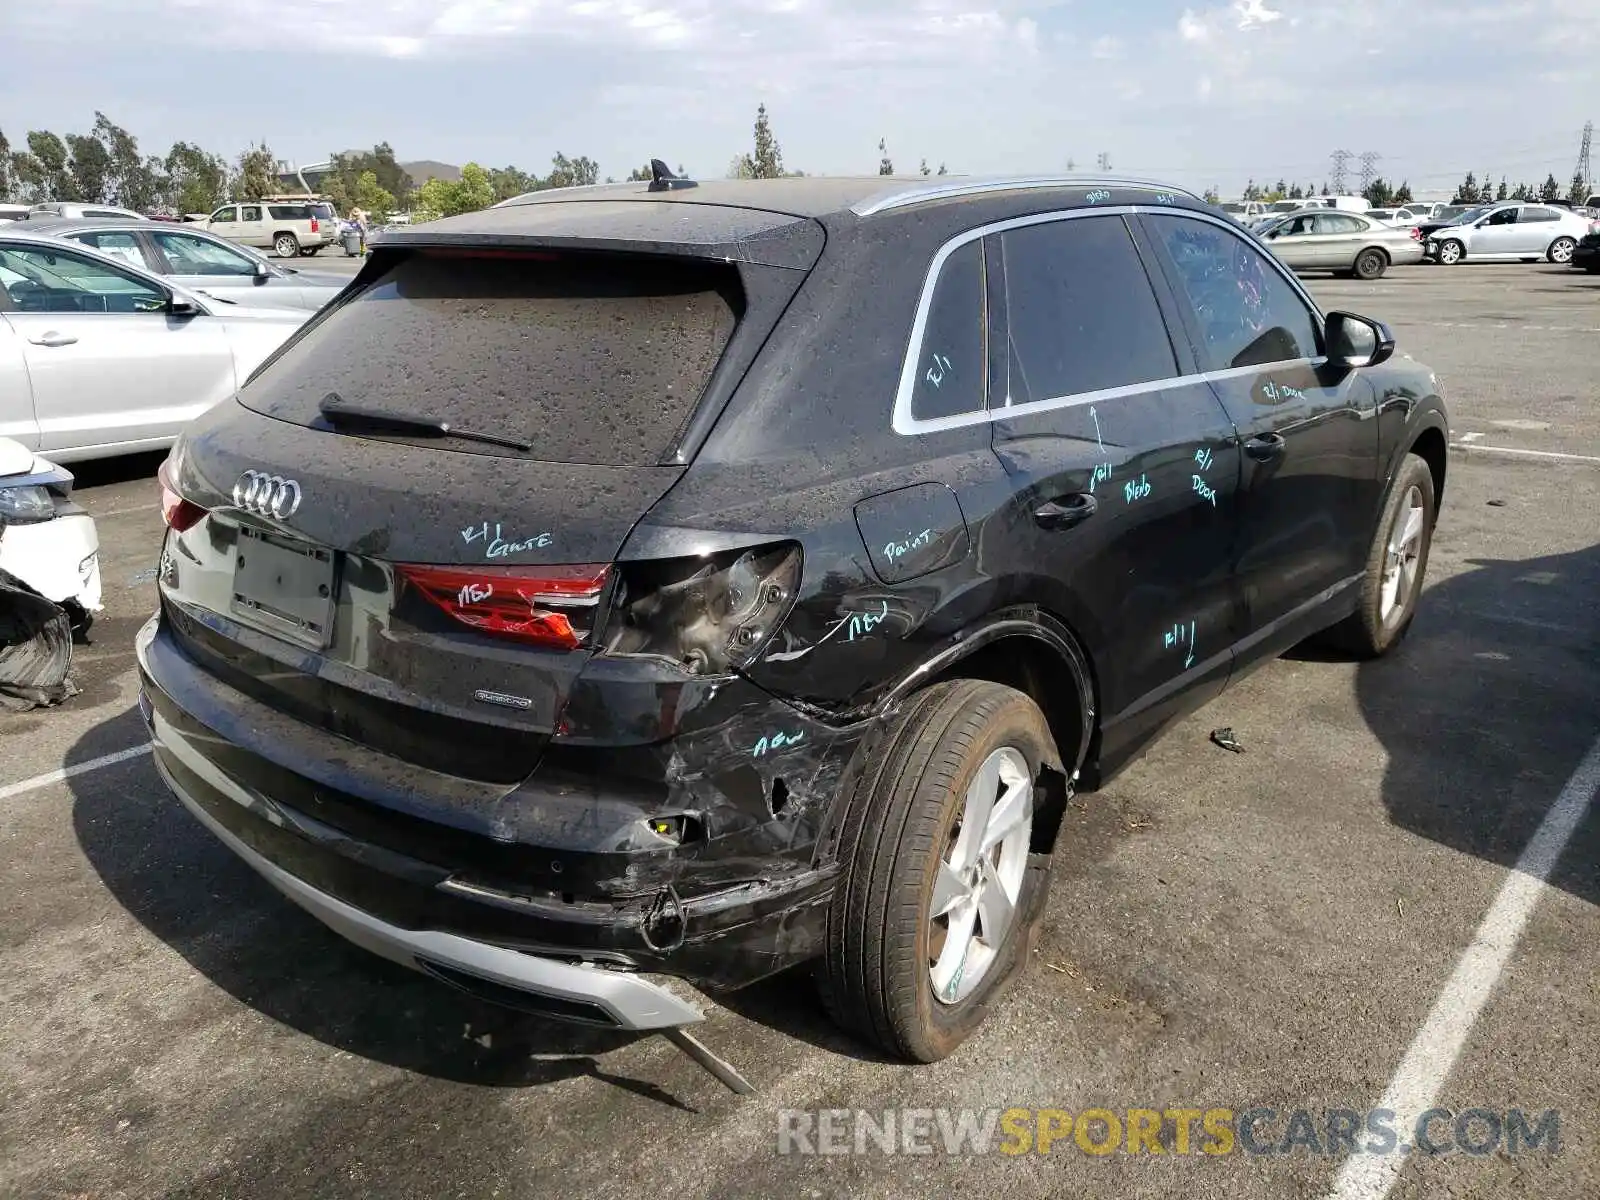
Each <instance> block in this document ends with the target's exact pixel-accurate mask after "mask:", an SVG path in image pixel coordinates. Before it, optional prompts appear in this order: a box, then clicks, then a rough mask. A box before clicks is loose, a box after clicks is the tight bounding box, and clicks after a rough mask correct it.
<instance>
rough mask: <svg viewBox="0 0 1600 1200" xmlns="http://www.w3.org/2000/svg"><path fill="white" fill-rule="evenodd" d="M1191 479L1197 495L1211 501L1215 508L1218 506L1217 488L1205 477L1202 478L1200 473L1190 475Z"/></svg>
mask: <svg viewBox="0 0 1600 1200" xmlns="http://www.w3.org/2000/svg"><path fill="white" fill-rule="evenodd" d="M1189 480H1190V484H1191V486H1193V488H1194V491H1195V495H1197V496H1199V497H1200V499H1202V500H1208V501H1210V503H1211V507H1212V508H1215V507H1216V506H1217V489H1216V488H1214V487H1212V486H1211V485H1210V484H1209V483H1207V482H1206V481H1205V480H1204V479H1201V478H1200V476H1198V475H1191V476H1189Z"/></svg>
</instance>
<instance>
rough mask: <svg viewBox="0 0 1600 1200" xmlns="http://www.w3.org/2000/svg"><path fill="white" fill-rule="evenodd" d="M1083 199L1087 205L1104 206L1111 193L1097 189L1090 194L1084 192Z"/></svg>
mask: <svg viewBox="0 0 1600 1200" xmlns="http://www.w3.org/2000/svg"><path fill="white" fill-rule="evenodd" d="M1083 198H1084V200H1085V201H1086V202H1087V203H1089V204H1104V203H1105V202H1106V201H1107V200H1109V199H1111V193H1110V192H1108V191H1106V190H1105V189H1104V188H1097V189H1096V190H1094V191H1092V192H1085V193H1084V196H1083Z"/></svg>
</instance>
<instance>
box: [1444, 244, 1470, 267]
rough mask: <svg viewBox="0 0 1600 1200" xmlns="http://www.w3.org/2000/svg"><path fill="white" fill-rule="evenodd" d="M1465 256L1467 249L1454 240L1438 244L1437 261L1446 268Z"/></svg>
mask: <svg viewBox="0 0 1600 1200" xmlns="http://www.w3.org/2000/svg"><path fill="white" fill-rule="evenodd" d="M1466 256H1467V248H1466V247H1465V246H1463V245H1462V244H1461V243H1460V242H1458V241H1456V240H1455V238H1450V239H1448V240H1447V241H1443V242H1440V243H1439V261H1440V262H1441V263H1443V264H1444V265H1445V266H1447V267H1453V266H1455V265H1456V264H1457V263H1458V262H1460V261H1461V260H1462V259H1463V258H1465V257H1466Z"/></svg>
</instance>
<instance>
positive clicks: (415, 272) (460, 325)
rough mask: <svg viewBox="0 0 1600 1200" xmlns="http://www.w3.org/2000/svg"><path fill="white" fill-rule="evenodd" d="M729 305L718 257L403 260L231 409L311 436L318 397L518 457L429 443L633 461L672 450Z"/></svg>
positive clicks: (718, 346)
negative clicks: (512, 444)
mask: <svg viewBox="0 0 1600 1200" xmlns="http://www.w3.org/2000/svg"><path fill="white" fill-rule="evenodd" d="M742 311H743V293H742V292H741V290H740V288H739V282H738V273H737V271H736V269H735V268H733V267H732V266H730V265H728V264H725V263H714V262H702V261H699V260H690V259H663V258H650V257H646V256H642V255H599V254H593V255H587V254H561V255H555V254H523V253H517V252H514V251H496V250H487V251H482V252H478V253H476V254H474V253H473V252H467V253H456V252H450V251H437V252H435V251H425V252H417V253H413V254H411V255H409V256H407V257H405V258H402V259H400V260H399V261H398V262H396V263H395V264H394V265H392V266H391V267H389V268H388V270H387V271H385V272H384V273H383V274H382V275H381V276H379V277H378V278H377V279H375V280H374V281H373V282H372V283H371V284H369V285H368V286H367V287H366V288H365V289H363V290H362V291H361V292H360V293H358V294H357V295H356V296H355V297H354V298H353V299H351V300H349V301H347V302H346V303H344V304H341V305H339V306H337V307H336V308H333V309H331V310H328V311H326V312H324V313H323V314H322V316H321V317H320V318H319V319H317V320H315V321H314V322H313V323H312V324H311V325H310V326H308V327H307V329H306V330H305V331H304V333H303V335H302V336H301V337H300V338H299V340H298V341H296V342H295V343H294V344H292V345H291V346H289V347H288V348H287V349H286V350H285V351H284V353H283V354H282V355H281V356H279V357H278V358H277V359H275V360H273V361H271V362H270V363H269V364H268V365H267V366H266V367H264V368H263V369H262V371H261V372H260V373H259V374H258V375H257V376H256V377H255V378H253V379H252V380H251V381H250V382H249V383H248V384H247V385H246V386H245V388H244V390H243V391H242V392H241V394H240V400H241V402H242V403H244V404H245V405H246V406H247V407H249V408H252V409H255V410H256V411H258V412H262V413H265V414H267V415H268V416H273V417H278V418H280V419H283V420H291V421H295V422H297V423H299V424H302V425H317V426H319V427H320V426H321V425H322V423H323V422H322V418H321V416H320V414H319V412H318V404H319V403H320V402H321V401H322V400H323V398H324V397H326V396H327V395H328V394H329V393H330V392H333V393H337V395H338V397H339V403H341V404H343V405H345V406H360V407H366V408H374V409H382V410H384V411H386V412H389V413H396V414H400V415H404V416H408V417H414V418H424V419H427V420H430V421H448V422H450V423H451V425H452V426H454V427H456V428H459V429H462V430H470V431H474V432H478V433H487V434H491V435H496V436H499V437H507V438H511V439H514V440H520V441H526V442H529V443H531V444H532V449H531V450H529V451H527V452H526V453H525V454H524V453H523V452H520V451H518V450H515V449H511V448H503V447H496V446H491V445H486V444H481V443H468V442H466V441H448V440H445V441H440V440H433V441H430V442H428V443H427V444H430V445H437V446H441V447H444V448H447V449H451V450H460V451H469V452H472V453H487V454H500V455H512V456H522V457H527V458H531V459H539V460H543V461H547V462H566V463H592V464H600V465H611V466H643V465H648V464H654V463H659V462H661V461H663V460H664V459H665V458H667V457H668V455H669V454H670V453H671V451H672V450H673V448H674V446H675V445H676V442H677V439H678V435H679V433H680V431H681V430H682V429H683V427H684V426H685V425H686V424H687V422H688V420H689V417H690V416H691V415H692V414H693V412H694V409H695V406H696V404H697V403H698V402H699V399H700V396H701V394H702V393H703V392H704V390H705V387H706V384H707V383H708V382H709V381H710V378H711V374H712V372H713V371H714V370H715V368H716V365H717V363H718V361H719V360H720V359H721V357H722V352H723V350H724V349H725V348H726V346H727V344H728V340H729V338H731V337H732V335H733V331H734V328H735V326H736V325H737V322H738V318H739V315H740V313H741V312H742ZM362 436H370V435H367V434H363V435H362ZM398 440H406V439H404V438H400V439H398Z"/></svg>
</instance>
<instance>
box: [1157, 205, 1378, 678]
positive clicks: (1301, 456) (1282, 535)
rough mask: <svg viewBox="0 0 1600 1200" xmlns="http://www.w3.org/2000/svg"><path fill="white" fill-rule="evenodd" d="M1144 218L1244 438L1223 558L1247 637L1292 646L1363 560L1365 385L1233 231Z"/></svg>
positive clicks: (1372, 446) (1308, 310) (1368, 443)
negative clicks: (1235, 535) (1338, 361)
mask: <svg viewBox="0 0 1600 1200" xmlns="http://www.w3.org/2000/svg"><path fill="white" fill-rule="evenodd" d="M1143 220H1144V223H1145V227H1146V228H1147V229H1148V230H1149V231H1150V240H1151V241H1152V243H1154V245H1155V247H1156V248H1157V249H1158V250H1159V251H1160V252H1161V258H1162V261H1163V263H1164V265H1165V270H1166V272H1167V273H1168V275H1169V277H1170V278H1171V280H1172V283H1173V291H1174V293H1175V294H1176V295H1177V296H1178V297H1179V298H1180V299H1181V300H1182V301H1184V302H1185V303H1184V306H1183V316H1184V319H1185V321H1186V322H1187V324H1188V327H1189V330H1190V336H1191V338H1192V340H1193V343H1194V346H1195V349H1196V351H1197V353H1198V354H1199V355H1200V357H1201V363H1202V366H1203V367H1204V368H1205V369H1206V370H1207V371H1208V378H1209V380H1210V382H1211V386H1212V387H1213V388H1214V389H1215V391H1216V394H1217V396H1218V397H1219V398H1220V400H1221V401H1222V404H1223V406H1224V407H1225V408H1226V410H1227V412H1228V416H1229V417H1230V418H1231V420H1232V424H1233V426H1234V427H1235V428H1236V429H1237V431H1238V436H1239V437H1240V439H1242V441H1243V447H1242V448H1243V451H1244V454H1243V458H1242V459H1241V467H1242V478H1241V483H1240V501H1239V513H1240V529H1239V549H1238V556H1237V559H1236V564H1235V569H1236V571H1237V573H1238V578H1239V583H1240V586H1241V587H1242V589H1243V595H1244V600H1245V604H1246V607H1247V612H1248V620H1249V624H1250V627H1251V633H1250V641H1251V643H1252V644H1253V643H1255V642H1262V641H1265V642H1267V643H1269V644H1270V645H1271V647H1273V648H1280V647H1282V646H1285V645H1289V644H1293V643H1294V642H1295V641H1298V640H1299V639H1300V638H1301V637H1303V636H1305V635H1306V633H1308V632H1310V630H1309V628H1307V627H1306V624H1305V622H1306V620H1307V619H1309V618H1311V617H1314V615H1315V612H1316V609H1317V608H1318V606H1319V604H1320V603H1321V602H1322V601H1323V600H1324V599H1326V598H1327V595H1328V593H1330V590H1337V589H1339V588H1341V587H1346V586H1350V585H1351V584H1352V583H1353V582H1354V580H1355V577H1356V576H1357V575H1358V574H1359V572H1360V571H1361V570H1362V568H1363V565H1364V563H1365V560H1366V554H1367V548H1368V541H1369V538H1370V537H1371V532H1372V529H1371V526H1372V521H1373V519H1374V516H1375V514H1376V512H1377V502H1378V498H1379V493H1380V490H1381V489H1380V481H1379V478H1378V422H1377V421H1376V420H1374V419H1373V418H1374V417H1375V416H1376V408H1375V404H1374V400H1373V393H1372V389H1371V387H1370V386H1369V385H1368V384H1367V382H1366V381H1365V380H1364V379H1363V378H1362V377H1361V375H1360V373H1359V372H1356V371H1351V370H1347V369H1344V368H1340V367H1336V366H1334V365H1333V364H1331V363H1329V362H1328V360H1327V358H1326V357H1325V356H1324V354H1323V351H1322V328H1321V327H1322V319H1321V316H1320V314H1319V313H1318V312H1317V311H1316V309H1315V308H1314V307H1313V306H1312V304H1311V303H1310V301H1309V300H1308V299H1307V298H1306V296H1305V294H1304V292H1303V291H1302V290H1301V289H1300V288H1299V287H1298V286H1297V285H1296V284H1295V283H1294V282H1293V281H1292V278H1291V277H1290V276H1288V275H1287V274H1286V273H1285V272H1283V271H1282V270H1281V268H1279V267H1278V265H1277V264H1276V263H1274V262H1272V261H1271V259H1270V258H1268V257H1266V256H1263V255H1262V254H1261V253H1260V252H1259V251H1258V250H1257V249H1256V248H1255V247H1254V246H1252V245H1251V244H1250V243H1249V242H1248V241H1246V240H1245V239H1244V238H1241V237H1239V236H1238V235H1237V234H1235V233H1234V232H1233V231H1232V230H1229V229H1227V228H1226V227H1225V226H1223V225H1222V224H1221V223H1219V222H1215V221H1209V220H1205V219H1203V218H1201V217H1198V216H1190V215H1187V214H1177V213H1173V214H1166V213H1161V214H1155V215H1151V216H1147V217H1145V218H1143Z"/></svg>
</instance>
